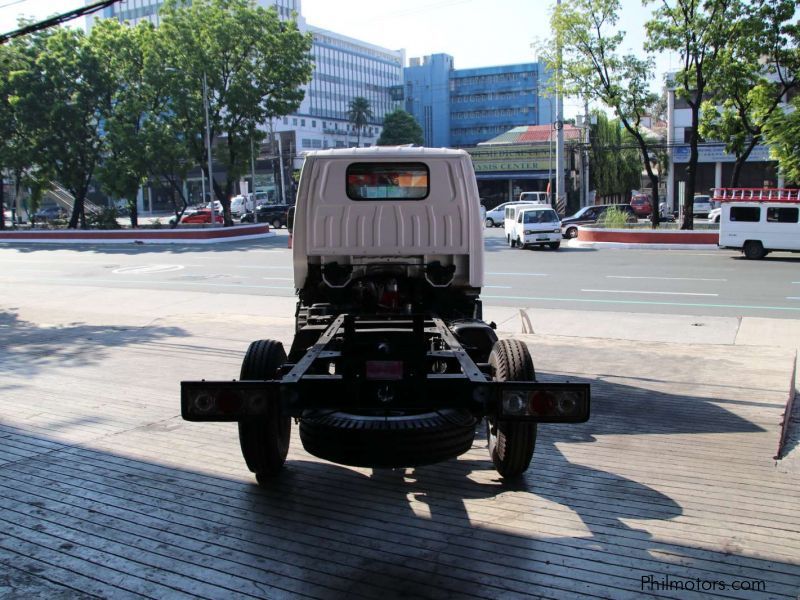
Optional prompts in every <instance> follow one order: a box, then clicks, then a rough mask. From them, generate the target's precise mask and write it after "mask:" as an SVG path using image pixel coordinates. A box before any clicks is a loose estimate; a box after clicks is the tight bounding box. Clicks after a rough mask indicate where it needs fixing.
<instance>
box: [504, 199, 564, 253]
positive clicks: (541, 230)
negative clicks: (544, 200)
mask: <svg viewBox="0 0 800 600" xmlns="http://www.w3.org/2000/svg"><path fill="white" fill-rule="evenodd" d="M511 246H512V247H516V248H525V247H527V246H548V247H549V248H552V249H553V250H558V249H559V248H560V247H561V219H559V218H558V213H557V212H556V211H554V210H553V208H552V207H550V206H541V205H540V206H534V207H527V208H523V209H522V210H520V211H519V214H518V215H517V222H516V226H515V230H514V234H513V237H512V239H511Z"/></svg>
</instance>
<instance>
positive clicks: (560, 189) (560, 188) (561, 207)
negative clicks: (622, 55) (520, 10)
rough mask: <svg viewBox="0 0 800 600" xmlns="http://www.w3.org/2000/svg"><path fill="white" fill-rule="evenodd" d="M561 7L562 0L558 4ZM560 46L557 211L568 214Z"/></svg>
mask: <svg viewBox="0 0 800 600" xmlns="http://www.w3.org/2000/svg"><path fill="white" fill-rule="evenodd" d="M556 4H557V5H558V6H561V0H558V2H556ZM556 43H557V44H558V46H557V49H556V52H557V55H558V58H557V61H558V63H557V67H556V210H557V211H558V213H559V214H561V215H564V214H565V213H566V206H567V200H566V197H565V194H564V96H563V94H562V93H561V80H562V76H561V40H560V39H559V40H556Z"/></svg>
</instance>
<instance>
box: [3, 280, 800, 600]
mask: <svg viewBox="0 0 800 600" xmlns="http://www.w3.org/2000/svg"><path fill="white" fill-rule="evenodd" d="M54 289H55V288H53V287H51V286H46V285H42V284H34V283H30V284H28V283H18V284H16V285H14V286H8V287H7V288H6V289H4V290H3V295H2V297H0V316H2V320H0V372H2V374H3V377H2V380H0V406H1V407H2V411H1V413H0V507H2V511H0V531H2V532H3V535H2V536H0V596H1V595H7V596H9V597H25V598H28V597H43V596H48V597H64V598H66V597H70V598H72V597H104V598H122V597H124V598H143V597H149V598H230V597H241V598H247V597H255V598H295V597H313V598H352V597H371V598H381V599H385V598H392V597H398V596H401V595H402V596H405V597H420V598H448V597H465V598H470V597H472V598H475V597H477V598H485V597H495V598H497V597H502V598H538V597H541V598H564V599H572V598H583V597H586V598H597V597H600V598H614V599H617V598H629V599H638V598H642V597H653V598H675V599H679V598H680V599H683V598H696V599H698V600H700V599H703V600H705V599H707V598H748V599H749V598H787V599H788V598H795V597H796V593H797V590H798V589H800V560H798V556H800V520H798V517H797V511H796V507H797V504H798V501H800V490H799V489H798V487H797V478H796V477H797V471H794V472H792V468H791V466H792V464H793V460H795V459H794V458H793V457H790V458H788V459H784V460H782V461H779V462H776V461H774V460H773V459H772V455H773V454H774V450H775V444H776V440H777V437H778V435H779V429H780V420H781V415H782V410H783V407H784V405H785V402H786V398H787V393H788V386H789V381H790V379H791V373H792V370H793V369H794V368H795V364H796V350H795V347H794V346H793V344H797V343H798V342H797V340H798V339H800V336H797V335H795V334H796V332H797V329H796V327H797V326H798V322H797V321H793V320H787V319H780V320H778V319H764V320H755V319H748V318H745V319H741V320H739V319H736V318H727V317H722V318H714V319H706V318H699V317H697V316H681V315H658V314H655V315H641V314H640V315H630V314H627V313H608V312H584V311H569V310H556V309H530V308H526V307H518V308H508V307H496V306H486V307H485V313H486V318H487V319H488V320H494V321H495V322H497V323H498V328H499V330H500V331H501V332H502V333H503V334H504V335H511V334H513V335H514V336H515V337H520V338H521V339H523V340H524V341H525V342H526V343H528V344H529V346H530V348H531V350H532V352H533V354H534V357H535V360H536V367H537V372H538V374H539V376H540V377H541V378H542V379H549V380H563V379H565V378H568V379H572V380H579V381H584V380H585V381H589V382H590V383H591V384H592V389H593V415H592V418H591V420H590V421H589V422H588V423H586V424H583V425H580V426H577V427H576V426H542V427H541V428H540V432H539V441H538V443H537V449H536V454H535V457H534V462H533V465H532V467H531V470H530V471H529V472H528V473H527V474H526V476H525V478H524V480H523V481H521V482H518V483H516V484H509V483H504V482H502V481H501V480H499V478H498V476H497V474H496V473H495V472H494V471H493V469H492V468H491V464H490V462H489V461H488V460H487V453H486V449H485V442H484V441H483V439H482V438H481V437H480V436H479V437H478V438H476V442H475V444H474V447H473V449H472V450H470V451H469V452H468V453H467V454H466V455H464V456H463V457H461V458H460V459H458V460H456V461H450V462H447V463H443V464H440V465H434V466H431V467H423V468H417V469H406V470H398V471H381V470H375V471H373V470H370V469H356V468H348V467H341V466H338V465H333V464H330V463H326V462H324V461H320V460H318V459H316V458H314V457H312V456H310V455H308V454H307V453H305V451H304V450H303V448H302V446H301V445H300V444H299V440H298V439H297V438H296V437H294V438H293V441H292V446H291V448H290V455H289V462H288V465H287V469H286V472H285V473H284V475H283V476H282V477H281V478H280V479H279V480H277V481H276V482H275V485H274V486H273V487H271V488H269V489H266V490H264V489H258V488H256V487H255V486H254V485H253V479H252V475H251V474H250V473H248V472H247V469H246V467H245V466H244V464H243V461H242V459H241V456H240V454H239V450H238V447H237V446H238V442H237V439H236V428H235V425H232V424H225V423H221V424H201V423H186V422H183V421H182V420H181V419H180V417H179V416H178V388H177V383H178V381H180V380H181V379H195V378H201V377H204V378H219V379H222V378H225V379H227V378H231V377H235V376H236V375H237V373H238V367H239V362H240V361H241V357H242V354H243V352H244V349H245V348H246V346H247V344H248V342H249V341H251V340H252V339H254V338H261V337H273V338H276V339H280V340H282V341H284V343H288V342H289V341H290V339H291V336H292V331H293V319H292V316H291V315H292V314H293V308H294V301H293V299H292V298H277V297H265V296H252V295H237V294H225V293H222V294H212V293H200V292H187V291H164V290H149V291H145V292H144V293H143V291H142V290H137V289H119V288H107V287H91V286H71V287H70V286H60V287H58V288H57V293H54ZM520 310H524V311H525V313H526V314H527V316H528V320H529V321H530V324H531V326H532V330H533V332H534V333H532V334H530V333H529V334H520V330H521V328H522V322H523V320H522V318H521V316H520V315H521V313H520ZM698 323H702V324H698ZM667 580H672V581H673V582H675V581H677V582H681V584H682V585H683V586H684V587H683V588H681V589H680V590H677V591H676V590H675V589H666V588H665V589H659V587H658V585H659V584H660V583H663V582H665V581H667ZM711 582H716V584H715V587H714V589H713V590H711V589H710V588H707V587H706V588H703V587H702V586H707V585H711ZM654 583H655V586H656V587H654ZM689 583H691V584H692V585H694V586H700V587H686V586H687V585H688V584H689ZM720 583H721V584H724V587H721V586H720V585H719V584H720ZM734 584H736V585H737V586H738V588H742V586H745V587H744V588H743V589H734Z"/></svg>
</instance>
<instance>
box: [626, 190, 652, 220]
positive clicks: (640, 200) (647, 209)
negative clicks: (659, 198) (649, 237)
mask: <svg viewBox="0 0 800 600" xmlns="http://www.w3.org/2000/svg"><path fill="white" fill-rule="evenodd" d="M631 208H632V209H633V212H635V213H636V216H637V217H647V216H649V215H650V213H651V212H652V210H653V205H652V204H650V196H647V195H646V194H636V195H635V196H634V197H633V198H631Z"/></svg>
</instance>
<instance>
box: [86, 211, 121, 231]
mask: <svg viewBox="0 0 800 600" xmlns="http://www.w3.org/2000/svg"><path fill="white" fill-rule="evenodd" d="M117 216H118V215H117V210H116V209H115V208H113V207H112V208H103V209H101V210H100V212H96V213H89V214H88V215H86V226H87V227H88V228H89V229H122V227H120V224H119V223H117Z"/></svg>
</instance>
